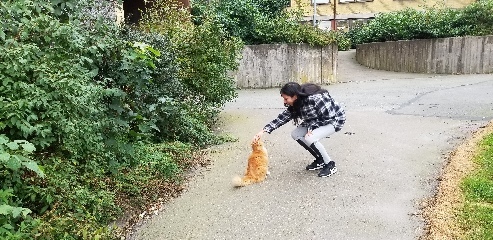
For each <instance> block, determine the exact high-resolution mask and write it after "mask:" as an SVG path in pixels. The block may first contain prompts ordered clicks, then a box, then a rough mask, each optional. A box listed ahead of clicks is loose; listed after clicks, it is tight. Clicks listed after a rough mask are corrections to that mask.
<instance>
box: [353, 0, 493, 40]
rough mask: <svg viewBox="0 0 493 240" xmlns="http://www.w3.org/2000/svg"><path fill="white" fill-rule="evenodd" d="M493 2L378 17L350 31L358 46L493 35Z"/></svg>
mask: <svg viewBox="0 0 493 240" xmlns="http://www.w3.org/2000/svg"><path fill="white" fill-rule="evenodd" d="M492 16H493V0H480V1H477V2H474V3H472V4H470V5H468V6H466V7H465V8H463V9H452V8H447V7H430V8H426V9H424V10H415V9H409V8H408V9H404V10H402V11H397V12H389V13H381V14H378V15H377V16H376V17H375V19H374V20H371V21H370V22H368V23H367V24H364V25H362V26H360V27H358V28H354V29H351V30H350V31H349V32H348V34H347V36H348V37H349V38H350V39H351V42H352V47H353V48H354V47H355V45H356V44H362V43H370V42H385V41H397V40H410V39H429V38H445V37H458V36H465V35H475V36H479V35H489V34H493V27H492V26H493V17H492Z"/></svg>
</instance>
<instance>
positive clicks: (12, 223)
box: [0, 134, 45, 239]
mask: <svg viewBox="0 0 493 240" xmlns="http://www.w3.org/2000/svg"><path fill="white" fill-rule="evenodd" d="M34 150H35V147H34V145H33V144H31V143H29V142H27V141H25V140H14V141H11V140H9V139H8V138H7V137H6V136H5V135H3V134H2V135H0V180H1V181H0V182H1V183H2V185H1V189H0V238H2V239H26V238H28V237H30V235H31V234H32V231H33V230H34V229H35V227H36V226H37V224H38V223H39V221H37V220H34V219H33V218H32V217H31V216H30V215H29V214H31V213H32V210H31V209H29V208H26V207H24V204H23V196H22V195H19V194H17V193H18V192H20V191H22V189H24V188H25V187H26V186H25V183H26V181H25V180H24V179H23V176H25V175H29V176H30V177H31V178H32V179H38V178H44V177H45V174H44V172H43V171H42V170H41V168H40V167H39V166H38V165H37V164H36V162H35V161H33V160H32V159H30V155H31V154H32V152H33V151H34Z"/></svg>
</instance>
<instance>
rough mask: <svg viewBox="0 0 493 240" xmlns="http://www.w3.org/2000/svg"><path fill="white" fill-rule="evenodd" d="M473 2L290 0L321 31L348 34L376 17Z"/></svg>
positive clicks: (433, 0) (467, 0)
mask: <svg viewBox="0 0 493 240" xmlns="http://www.w3.org/2000/svg"><path fill="white" fill-rule="evenodd" d="M314 1H316V3H317V4H316V5H314V4H313V2H314ZM472 2H474V0H291V4H290V7H291V8H297V7H300V8H301V9H302V10H303V13H304V16H305V17H304V20H305V21H307V22H311V23H312V24H313V22H314V21H313V20H314V19H315V23H316V25H318V27H320V28H322V29H339V30H349V29H350V28H352V27H353V26H355V25H357V24H358V23H362V22H366V21H368V20H369V19H372V18H374V17H375V14H377V13H384V12H394V11H399V10H404V9H406V8H412V9H418V10H419V9H425V8H427V7H433V6H436V7H440V6H446V7H450V8H463V7H465V6H467V5H469V4H471V3H472ZM334 19H335V20H336V21H334ZM334 23H335V24H334Z"/></svg>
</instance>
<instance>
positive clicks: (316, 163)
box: [306, 158, 324, 171]
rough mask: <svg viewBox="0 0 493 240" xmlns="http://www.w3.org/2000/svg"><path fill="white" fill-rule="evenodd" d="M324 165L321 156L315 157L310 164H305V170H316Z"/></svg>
mask: <svg viewBox="0 0 493 240" xmlns="http://www.w3.org/2000/svg"><path fill="white" fill-rule="evenodd" d="M323 166H324V160H323V159H322V158H317V159H315V160H314V161H313V162H312V163H311V164H310V165H308V166H306V170H310V171H313V170H318V169H320V168H322V167H323Z"/></svg>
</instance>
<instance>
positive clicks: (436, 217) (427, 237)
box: [420, 121, 493, 240]
mask: <svg viewBox="0 0 493 240" xmlns="http://www.w3.org/2000/svg"><path fill="white" fill-rule="evenodd" d="M490 133H493V121H491V122H489V123H488V124H487V125H485V126H484V127H481V128H479V129H478V130H477V131H476V132H474V133H473V134H472V136H471V137H469V138H467V139H465V140H464V141H463V142H462V143H461V144H460V145H459V146H458V147H457V148H456V149H455V151H453V152H452V153H451V154H450V155H449V156H448V159H447V160H448V161H447V164H446V166H445V167H444V169H443V171H442V174H441V176H440V177H439V178H438V181H439V183H438V187H437V191H436V194H435V196H434V197H433V198H431V199H428V200H426V201H424V202H423V204H422V212H421V213H422V216H423V218H424V219H425V229H424V234H423V236H422V237H420V240H432V239H433V240H434V239H461V238H462V237H463V236H464V232H463V230H462V229H461V228H460V226H459V225H458V221H457V220H458V219H457V211H458V209H459V208H460V207H461V206H462V204H463V202H464V196H463V194H462V192H461V191H460V183H461V181H462V179H464V177H465V176H467V175H468V174H469V173H471V172H472V171H473V170H474V169H475V167H476V166H475V163H474V161H473V159H474V157H475V156H476V155H477V153H478V150H479V149H478V148H479V146H478V145H479V142H480V141H481V140H482V139H483V138H484V137H485V136H486V135H488V134H490Z"/></svg>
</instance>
